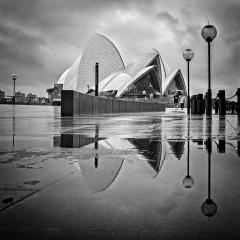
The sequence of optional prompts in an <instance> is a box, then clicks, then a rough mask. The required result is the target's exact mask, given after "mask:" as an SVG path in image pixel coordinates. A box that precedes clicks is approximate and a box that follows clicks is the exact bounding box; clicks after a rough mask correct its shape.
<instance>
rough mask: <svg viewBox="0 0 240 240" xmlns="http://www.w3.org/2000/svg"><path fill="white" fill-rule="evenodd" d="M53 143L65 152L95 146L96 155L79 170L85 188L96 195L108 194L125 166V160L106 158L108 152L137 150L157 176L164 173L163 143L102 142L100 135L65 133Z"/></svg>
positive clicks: (82, 162)
mask: <svg viewBox="0 0 240 240" xmlns="http://www.w3.org/2000/svg"><path fill="white" fill-rule="evenodd" d="M53 141H54V147H63V148H80V147H84V146H86V145H89V144H92V147H93V148H92V151H89V152H90V153H91V154H92V155H93V156H92V158H88V159H85V160H83V159H79V167H80V170H81V173H82V176H83V178H84V181H85V183H86V185H87V186H88V188H89V189H90V190H91V191H92V192H94V193H97V192H101V191H105V190H106V189H107V188H108V187H109V186H110V185H111V184H112V183H113V182H114V180H115V179H116V177H117V176H118V174H119V172H120V170H121V167H122V165H123V161H124V160H123V158H121V157H117V156H116V155H115V156H114V157H113V156H111V154H110V155H109V154H106V152H107V151H109V150H110V151H111V152H112V150H113V149H118V150H127V149H135V148H137V149H138V150H139V153H140V154H141V155H143V156H144V157H145V158H146V161H147V163H148V164H149V165H150V166H151V167H152V168H153V169H154V171H155V172H157V173H158V172H159V171H160V170H161V167H162V165H163V162H164V158H163V159H162V157H161V156H162V142H161V140H155V139H133V138H131V139H121V138H115V137H114V138H108V139H103V138H99V137H98V131H97V132H96V135H95V137H88V136H85V135H81V134H70V133H63V134H61V136H54V139H53ZM96 143H97V144H96ZM89 147H90V146H88V149H89ZM97 149H100V150H103V151H100V152H103V153H105V154H103V155H101V154H99V151H96V150H97ZM89 150H90V149H89Z"/></svg>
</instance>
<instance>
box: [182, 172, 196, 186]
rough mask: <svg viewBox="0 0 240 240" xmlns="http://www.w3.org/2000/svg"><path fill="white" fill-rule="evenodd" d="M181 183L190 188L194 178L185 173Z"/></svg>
mask: <svg viewBox="0 0 240 240" xmlns="http://www.w3.org/2000/svg"><path fill="white" fill-rule="evenodd" d="M182 183H183V186H184V187H185V188H192V186H193V185H194V180H193V178H192V177H191V176H190V175H187V176H185V178H184V179H183V181H182Z"/></svg>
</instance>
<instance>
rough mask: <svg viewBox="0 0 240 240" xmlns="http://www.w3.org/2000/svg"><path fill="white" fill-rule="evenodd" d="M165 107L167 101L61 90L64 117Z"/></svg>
mask: <svg viewBox="0 0 240 240" xmlns="http://www.w3.org/2000/svg"><path fill="white" fill-rule="evenodd" d="M165 109H166V103H160V102H146V101H144V100H142V101H134V100H125V99H112V98H105V97H96V96H90V95H86V94H83V93H80V92H77V91H73V90H62V91H61V116H63V117H65V116H80V115H82V114H88V115H98V114H109V113H129V112H158V111H162V112H163V111H165Z"/></svg>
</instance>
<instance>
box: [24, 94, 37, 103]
mask: <svg viewBox="0 0 240 240" xmlns="http://www.w3.org/2000/svg"><path fill="white" fill-rule="evenodd" d="M26 100H27V102H37V95H36V94H32V93H28V94H27V97H26Z"/></svg>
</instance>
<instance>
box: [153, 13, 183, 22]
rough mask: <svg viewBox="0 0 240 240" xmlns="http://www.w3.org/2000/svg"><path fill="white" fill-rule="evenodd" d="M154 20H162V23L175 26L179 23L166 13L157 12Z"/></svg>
mask: <svg viewBox="0 0 240 240" xmlns="http://www.w3.org/2000/svg"><path fill="white" fill-rule="evenodd" d="M156 18H157V19H159V20H163V21H165V22H167V23H168V24H171V25H176V24H178V22H179V21H178V19H176V18H174V17H173V16H172V15H170V14H169V13H168V12H159V13H158V14H157V15H156Z"/></svg>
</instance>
